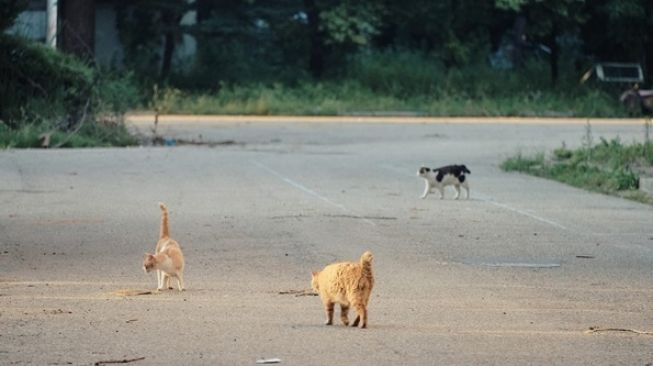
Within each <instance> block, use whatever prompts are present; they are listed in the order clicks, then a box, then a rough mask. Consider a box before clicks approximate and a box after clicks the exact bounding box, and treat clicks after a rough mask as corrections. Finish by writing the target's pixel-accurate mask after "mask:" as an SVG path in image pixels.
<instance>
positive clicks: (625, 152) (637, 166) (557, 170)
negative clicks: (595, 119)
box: [501, 127, 653, 204]
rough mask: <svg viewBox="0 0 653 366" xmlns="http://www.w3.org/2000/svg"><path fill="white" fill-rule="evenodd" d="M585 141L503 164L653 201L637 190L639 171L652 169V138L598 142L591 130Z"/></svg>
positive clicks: (592, 187) (645, 200)
mask: <svg viewBox="0 0 653 366" xmlns="http://www.w3.org/2000/svg"><path fill="white" fill-rule="evenodd" d="M588 128H589V127H588ZM583 145H584V146H583V147H581V148H578V149H573V150H571V149H568V148H566V147H565V146H564V144H563V146H561V147H560V148H558V149H555V150H554V151H553V152H552V153H551V154H549V155H547V154H545V153H538V154H535V155H532V156H524V155H522V154H521V153H520V154H517V155H516V156H514V157H512V158H509V159H507V160H506V161H504V162H503V163H502V164H501V168H502V169H504V170H506V171H517V172H522V173H527V174H531V175H535V176H538V177H543V178H548V179H554V180H557V181H560V182H563V183H567V184H569V185H572V186H575V187H579V188H584V189H588V190H591V191H595V192H601V193H605V194H613V195H619V196H622V197H626V198H631V199H635V200H638V201H642V202H648V203H651V204H653V198H651V197H650V196H647V195H645V194H643V193H642V192H640V191H638V190H637V189H638V187H639V177H640V173H641V172H642V171H649V172H650V171H651V167H653V142H651V141H650V140H648V139H645V142H643V143H633V144H630V145H626V144H623V143H622V142H621V141H620V140H619V139H618V138H616V139H613V140H610V141H608V140H605V139H603V138H601V139H600V142H599V143H598V144H592V143H591V132H588V133H587V134H586V136H585V138H584V141H583Z"/></svg>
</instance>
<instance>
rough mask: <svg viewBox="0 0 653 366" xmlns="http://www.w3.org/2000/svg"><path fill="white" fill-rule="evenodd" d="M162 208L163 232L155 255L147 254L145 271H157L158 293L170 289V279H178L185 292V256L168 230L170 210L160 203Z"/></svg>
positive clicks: (178, 283)
mask: <svg viewBox="0 0 653 366" xmlns="http://www.w3.org/2000/svg"><path fill="white" fill-rule="evenodd" d="M159 207H160V208H161V232H160V234H159V241H158V242H157V243H156V250H155V254H150V253H145V259H144V260H143V269H144V270H145V272H146V273H149V272H150V271H151V270H153V269H155V270H156V275H157V291H160V290H163V289H164V288H166V287H167V288H169V289H172V287H170V277H175V278H176V279H177V285H178V286H179V291H183V290H184V254H183V253H182V252H181V247H180V246H179V243H177V242H176V241H175V240H174V239H172V238H170V232H169V229H168V208H167V207H166V205H164V204H163V203H161V202H159Z"/></svg>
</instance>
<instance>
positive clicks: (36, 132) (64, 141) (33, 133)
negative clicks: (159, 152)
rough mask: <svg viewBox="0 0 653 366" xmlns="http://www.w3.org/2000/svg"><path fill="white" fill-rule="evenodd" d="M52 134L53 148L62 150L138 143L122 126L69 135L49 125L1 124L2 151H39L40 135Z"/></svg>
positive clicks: (100, 126)
mask: <svg viewBox="0 0 653 366" xmlns="http://www.w3.org/2000/svg"><path fill="white" fill-rule="evenodd" d="M46 133H49V134H50V147H54V146H58V145H61V146H58V147H62V148H81V147H109V146H131V145H136V144H138V140H137V139H136V138H135V137H134V136H133V135H131V134H130V133H129V131H127V128H126V127H125V125H124V124H123V123H114V122H110V123H104V122H96V123H93V124H88V125H84V126H82V128H81V129H80V130H79V131H77V132H76V133H66V132H63V131H60V130H57V129H54V128H52V127H51V126H50V125H49V124H48V123H32V124H25V125H23V126H21V127H20V128H18V129H9V128H7V127H6V126H5V125H3V124H0V148H5V149H6V148H40V147H42V146H41V136H42V135H43V134H46Z"/></svg>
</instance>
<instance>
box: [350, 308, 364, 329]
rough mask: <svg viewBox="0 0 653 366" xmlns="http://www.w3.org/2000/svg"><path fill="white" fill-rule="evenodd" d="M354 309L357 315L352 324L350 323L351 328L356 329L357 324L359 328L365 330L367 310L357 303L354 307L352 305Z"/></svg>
mask: <svg viewBox="0 0 653 366" xmlns="http://www.w3.org/2000/svg"><path fill="white" fill-rule="evenodd" d="M354 309H356V312H357V313H358V315H357V316H356V319H355V320H354V322H353V323H351V326H352V327H357V326H358V324H359V323H360V327H361V328H367V308H366V307H365V305H363V304H361V303H357V304H356V305H354Z"/></svg>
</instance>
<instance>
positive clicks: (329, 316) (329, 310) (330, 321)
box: [324, 301, 335, 325]
mask: <svg viewBox="0 0 653 366" xmlns="http://www.w3.org/2000/svg"><path fill="white" fill-rule="evenodd" d="M334 305H335V304H334V303H332V302H331V301H328V302H327V303H325V304H324V310H325V311H326V316H327V318H326V321H325V322H324V325H331V324H333V308H334Z"/></svg>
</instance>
